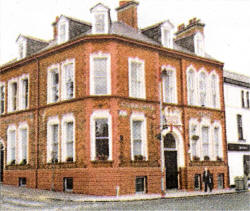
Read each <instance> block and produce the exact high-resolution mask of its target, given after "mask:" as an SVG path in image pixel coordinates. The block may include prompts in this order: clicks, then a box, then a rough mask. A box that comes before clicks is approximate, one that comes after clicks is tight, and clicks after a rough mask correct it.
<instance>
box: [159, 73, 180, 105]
mask: <svg viewBox="0 0 250 211" xmlns="http://www.w3.org/2000/svg"><path fill="white" fill-rule="evenodd" d="M162 81H163V100H164V102H166V103H177V99H176V74H175V70H174V69H172V70H164V74H163V80H162Z"/></svg>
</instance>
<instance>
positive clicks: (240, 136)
mask: <svg viewBox="0 0 250 211" xmlns="http://www.w3.org/2000/svg"><path fill="white" fill-rule="evenodd" d="M237 128H238V139H239V140H244V138H243V126H242V116H241V114H237Z"/></svg>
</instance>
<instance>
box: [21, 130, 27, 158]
mask: <svg viewBox="0 0 250 211" xmlns="http://www.w3.org/2000/svg"><path fill="white" fill-rule="evenodd" d="M21 136H22V138H21V139H22V159H27V129H22V130H21Z"/></svg>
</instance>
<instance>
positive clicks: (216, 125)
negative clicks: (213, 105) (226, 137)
mask: <svg viewBox="0 0 250 211" xmlns="http://www.w3.org/2000/svg"><path fill="white" fill-rule="evenodd" d="M212 127H213V131H212V132H213V137H214V130H215V128H218V152H219V153H218V156H219V157H220V158H221V159H223V151H222V150H223V149H222V128H221V124H220V122H219V121H215V122H214V123H213V125H212ZM212 145H213V159H214V160H216V157H217V155H216V143H215V139H214V138H213V143H212Z"/></svg>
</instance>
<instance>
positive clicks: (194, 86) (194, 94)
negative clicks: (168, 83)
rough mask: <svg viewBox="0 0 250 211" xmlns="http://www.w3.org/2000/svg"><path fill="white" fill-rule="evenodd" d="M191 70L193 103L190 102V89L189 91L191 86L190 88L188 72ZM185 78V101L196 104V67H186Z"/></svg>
mask: <svg viewBox="0 0 250 211" xmlns="http://www.w3.org/2000/svg"><path fill="white" fill-rule="evenodd" d="M191 71H192V72H193V74H194V79H193V80H194V84H193V89H194V90H193V103H191V102H190V91H191V88H190V84H189V73H190V72H191ZM186 73H187V74H186V77H187V78H186V80H187V102H188V105H197V72H196V69H195V68H194V66H193V65H190V66H189V67H188V68H187V71H186Z"/></svg>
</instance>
